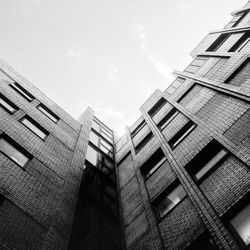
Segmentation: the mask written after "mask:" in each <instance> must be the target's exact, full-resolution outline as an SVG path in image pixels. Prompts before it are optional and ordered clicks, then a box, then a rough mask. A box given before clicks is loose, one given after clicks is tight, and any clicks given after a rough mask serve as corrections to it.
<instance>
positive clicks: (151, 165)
mask: <svg viewBox="0 0 250 250" xmlns="http://www.w3.org/2000/svg"><path fill="white" fill-rule="evenodd" d="M165 161H166V157H165V155H164V153H163V151H162V149H161V148H159V149H157V150H156V151H155V152H154V153H153V154H152V155H151V156H150V158H149V159H148V160H147V161H146V162H145V163H144V164H143V165H142V166H141V168H140V169H141V172H142V174H143V176H144V178H148V177H149V176H150V175H152V174H153V173H154V172H155V171H156V170H157V169H158V168H159V167H160V166H161V165H162V164H163V163H164V162H165Z"/></svg>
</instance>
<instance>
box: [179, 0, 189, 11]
mask: <svg viewBox="0 0 250 250" xmlns="http://www.w3.org/2000/svg"><path fill="white" fill-rule="evenodd" d="M177 9H178V10H179V11H186V10H187V9H188V3H187V0H181V1H180V2H178V3H177Z"/></svg>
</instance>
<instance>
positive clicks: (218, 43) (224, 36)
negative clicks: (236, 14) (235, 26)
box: [206, 34, 230, 52]
mask: <svg viewBox="0 0 250 250" xmlns="http://www.w3.org/2000/svg"><path fill="white" fill-rule="evenodd" d="M229 36H230V34H221V35H220V36H219V37H218V38H217V39H216V40H215V41H214V42H213V43H212V45H211V46H210V47H209V48H208V49H207V50H206V51H210V52H211V51H217V50H218V49H219V47H220V46H221V45H222V44H223V43H224V42H225V41H226V40H227V39H228V37H229Z"/></svg>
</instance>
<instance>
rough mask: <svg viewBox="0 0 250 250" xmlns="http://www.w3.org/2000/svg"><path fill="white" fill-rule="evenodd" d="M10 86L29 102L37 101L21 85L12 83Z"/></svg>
mask: <svg viewBox="0 0 250 250" xmlns="http://www.w3.org/2000/svg"><path fill="white" fill-rule="evenodd" d="M9 86H10V87H11V88H12V89H14V90H15V91H16V92H17V93H18V94H19V95H21V96H22V97H23V98H24V99H26V100H27V101H28V102H32V101H33V100H35V97H34V96H33V95H32V94H30V93H29V92H28V91H27V90H26V89H25V88H24V87H22V86H21V85H20V84H19V83H17V82H14V83H10V84H9Z"/></svg>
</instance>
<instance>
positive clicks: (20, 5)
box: [0, 0, 247, 134]
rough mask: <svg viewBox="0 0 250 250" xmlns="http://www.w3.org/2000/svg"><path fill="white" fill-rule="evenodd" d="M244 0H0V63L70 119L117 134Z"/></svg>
mask: <svg viewBox="0 0 250 250" xmlns="http://www.w3.org/2000/svg"><path fill="white" fill-rule="evenodd" d="M246 2H247V0H0V31H1V33H0V34H1V39H0V57H1V58H2V59H3V60H4V61H6V62H7V63H9V64H10V65H11V66H12V67H14V68H15V69H16V70H17V71H19V72H20V73H21V74H22V75H23V76H25V77H26V78H27V79H28V80H29V81H31V82H32V83H33V84H34V85H36V86H37V87H38V88H39V89H40V90H41V91H43V92H44V93H45V94H47V95H48V96H49V97H50V98H51V99H52V100H53V101H55V102H56V103H57V104H58V105H60V106H61V107H62V108H64V109H65V110H66V111H67V112H68V113H69V114H70V115H72V116H73V117H74V118H78V117H79V116H80V114H81V113H82V112H83V111H84V110H85V109H86V107H87V106H91V107H92V108H94V109H95V110H96V116H97V117H99V118H100V119H101V120H103V121H104V122H106V123H107V125H109V126H110V127H112V128H114V129H116V130H117V132H118V133H119V134H121V133H122V132H123V128H124V126H125V125H126V124H127V125H132V124H133V123H134V122H135V121H136V119H137V118H139V116H140V113H139V107H140V106H141V105H142V104H143V102H144V101H145V100H146V99H147V98H148V97H149V95H150V94H151V93H152V92H153V91H154V90H155V89H157V88H159V89H161V90H165V89H166V88H167V86H168V85H169V84H170V83H171V82H172V81H173V76H172V75H171V72H172V71H173V70H174V69H178V70H183V69H184V68H185V67H186V66H187V64H188V63H190V62H191V60H192V58H191V57H190V56H189V53H190V52H191V50H192V49H193V48H194V47H195V46H196V45H197V44H198V43H199V42H200V40H201V39H202V38H203V37H204V36H205V35H206V34H207V33H208V32H209V31H211V30H216V29H220V28H222V27H224V26H225V25H226V23H227V22H228V21H229V20H230V19H231V15H230V13H231V12H232V11H233V10H236V9H240V8H241V7H243V5H244V4H246Z"/></svg>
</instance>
